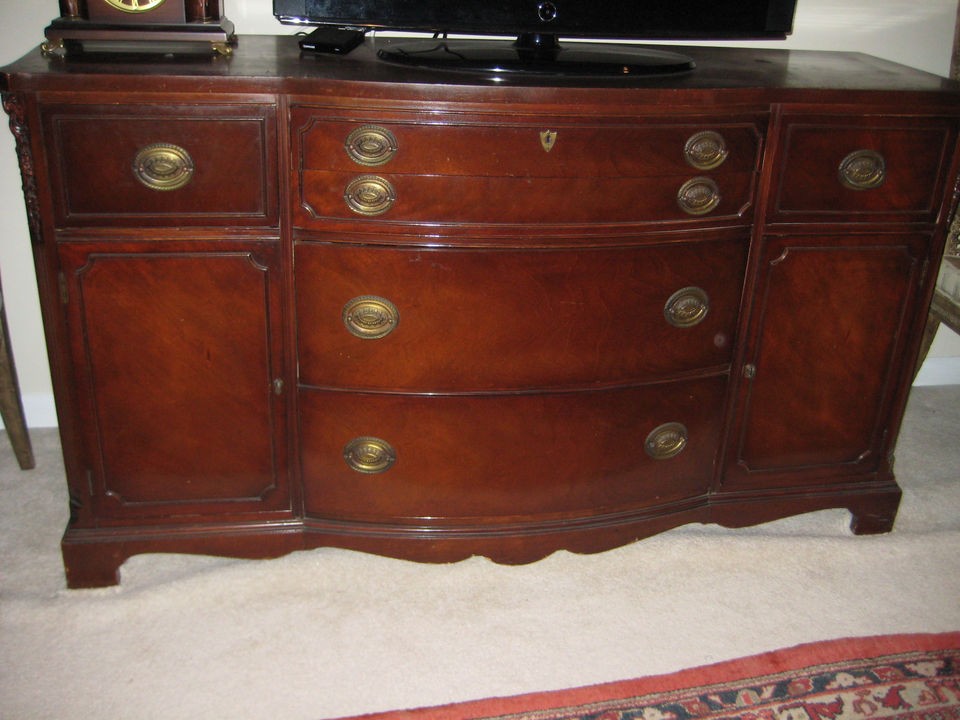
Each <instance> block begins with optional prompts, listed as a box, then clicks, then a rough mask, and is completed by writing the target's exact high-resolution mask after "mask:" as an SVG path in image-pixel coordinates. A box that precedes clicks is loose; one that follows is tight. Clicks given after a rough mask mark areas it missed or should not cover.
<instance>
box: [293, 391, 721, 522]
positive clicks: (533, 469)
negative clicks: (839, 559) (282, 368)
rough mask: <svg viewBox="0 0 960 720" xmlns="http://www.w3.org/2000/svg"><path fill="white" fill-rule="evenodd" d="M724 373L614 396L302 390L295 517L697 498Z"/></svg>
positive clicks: (586, 506)
mask: <svg viewBox="0 0 960 720" xmlns="http://www.w3.org/2000/svg"><path fill="white" fill-rule="evenodd" d="M725 388H726V377H724V376H718V377H711V378H706V379H701V380H697V381H688V382H681V383H670V384H666V385H658V386H655V387H645V388H633V389H621V390H615V391H595V392H574V393H553V394H529V395H527V394H520V395H495V396H408V395H391V394H354V393H344V392H316V391H302V392H301V397H300V408H301V419H300V422H301V431H302V441H303V442H302V455H301V458H302V470H303V483H304V502H305V511H306V514H307V515H308V516H312V517H322V518H330V519H342V520H356V521H371V522H378V521H379V522H387V521H395V522H411V521H413V522H419V523H426V524H431V523H437V524H442V523H444V522H445V521H456V520H457V519H458V518H460V519H469V518H472V519H480V518H486V519H488V520H489V521H496V520H500V521H508V520H511V519H512V520H517V521H522V519H523V518H533V517H536V518H541V519H542V518H548V517H551V516H553V517H556V516H558V515H570V516H575V515H590V514H603V513H607V512H613V511H616V510H619V509H627V508H630V507H647V506H653V505H659V504H665V503H669V502H672V501H678V500H681V499H683V498H690V497H695V496H699V495H701V494H703V493H705V492H707V490H708V488H709V485H710V482H711V477H710V475H711V468H713V467H714V456H715V453H716V451H717V444H718V439H719V433H720V425H721V415H722V407H723V402H722V401H723V396H724V392H725Z"/></svg>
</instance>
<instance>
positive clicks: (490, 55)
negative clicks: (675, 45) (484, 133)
mask: <svg viewBox="0 0 960 720" xmlns="http://www.w3.org/2000/svg"><path fill="white" fill-rule="evenodd" d="M796 3H797V0H273V10H274V15H276V16H277V18H278V19H279V20H280V21H281V22H285V23H298V24H304V25H318V26H334V27H338V28H350V29H355V30H358V31H361V32H365V31H368V30H407V31H419V32H425V33H431V34H433V35H434V37H432V38H420V39H407V40H404V41H403V42H391V43H390V44H389V47H387V48H385V49H382V50H380V51H379V52H378V54H379V55H380V56H381V57H382V58H383V59H385V60H388V61H392V62H399V63H406V64H414V65H424V66H438V67H450V68H457V69H475V70H485V71H493V72H552V73H574V74H617V75H619V74H627V75H629V74H636V73H664V72H679V71H686V70H690V69H692V68H693V63H692V61H690V60H689V59H688V58H686V57H685V56H683V55H682V54H680V53H676V52H668V51H663V50H658V49H657V48H654V47H649V46H648V47H641V46H637V45H633V44H623V43H622V42H604V41H633V42H642V41H644V40H699V41H708V40H732V39H740V40H744V39H753V40H757V39H783V38H785V37H786V36H787V35H789V34H790V32H791V31H792V28H793V17H794V12H795V8H796ZM448 35H480V36H485V37H483V38H482V39H467V38H459V39H455V38H449V37H448ZM504 38H506V39H504ZM584 39H590V40H592V42H580V40H584ZM561 40H564V41H566V40H572V41H573V42H561ZM598 40H599V41H600V42H596V41H598Z"/></svg>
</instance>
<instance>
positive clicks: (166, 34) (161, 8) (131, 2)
mask: <svg viewBox="0 0 960 720" xmlns="http://www.w3.org/2000/svg"><path fill="white" fill-rule="evenodd" d="M45 34H46V37H47V41H46V42H45V43H44V45H43V48H44V51H45V52H57V51H61V50H62V51H64V52H67V53H72V52H83V51H123V52H137V51H148V52H197V51H201V52H207V51H209V52H216V53H219V54H222V55H229V54H230V52H231V51H232V48H233V46H234V45H235V44H236V36H235V35H234V27H233V23H231V22H230V21H229V20H227V19H226V18H225V17H224V16H223V0H60V17H59V18H57V19H56V20H54V21H53V22H52V23H51V24H50V26H49V27H48V28H47V29H46V32H45Z"/></svg>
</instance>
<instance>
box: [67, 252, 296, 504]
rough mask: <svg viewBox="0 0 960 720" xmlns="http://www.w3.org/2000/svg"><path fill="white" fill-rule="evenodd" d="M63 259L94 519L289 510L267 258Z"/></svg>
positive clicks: (274, 291) (90, 255) (147, 255)
mask: <svg viewBox="0 0 960 720" xmlns="http://www.w3.org/2000/svg"><path fill="white" fill-rule="evenodd" d="M61 252H62V255H63V258H64V265H65V266H66V268H67V269H66V271H65V272H66V275H67V277H68V278H69V280H68V293H69V310H68V317H69V322H70V331H71V342H72V351H73V353H74V363H75V367H76V373H77V382H78V387H79V389H80V392H79V393H78V395H79V400H80V403H81V407H82V408H83V410H84V412H85V414H86V418H85V420H86V421H87V423H86V426H85V428H84V433H85V437H86V438H87V444H88V454H89V460H88V462H90V464H91V468H90V470H91V472H92V474H93V477H94V482H93V484H92V490H93V491H94V494H95V496H97V498H96V501H97V502H100V503H101V511H102V512H103V513H104V514H109V515H112V516H117V517H125V516H131V515H134V516H137V517H142V516H145V515H146V516H151V515H161V516H170V515H178V514H182V513H185V512H189V513H197V512H200V513H203V512H206V511H210V512H221V513H222V512H224V511H225V507H224V504H225V503H226V504H228V505H227V506H228V507H229V508H231V509H234V510H236V511H238V512H239V511H249V510H259V509H280V508H283V507H287V506H288V505H289V499H288V489H287V482H286V480H285V472H284V465H285V463H286V452H285V448H284V445H283V442H282V437H283V427H282V423H283V417H284V413H283V408H282V398H281V397H279V396H278V395H277V394H276V393H275V386H274V384H273V380H274V378H278V377H279V375H280V374H281V369H280V368H281V367H282V357H281V350H280V347H281V346H280V337H279V335H278V331H277V328H279V327H280V318H279V315H278V313H279V309H280V302H279V292H280V290H279V286H278V283H277V282H276V281H275V279H274V278H273V277H272V274H273V272H275V271H274V270H272V269H271V268H272V267H274V265H275V263H276V258H275V254H276V250H275V249H274V248H273V247H269V246H266V245H265V246H263V247H258V248H256V250H253V249H249V248H245V249H240V248H236V249H234V250H232V251H227V252H209V253H204V252H177V251H174V252H114V251H112V250H108V251H104V252H98V251H93V252H87V251H86V250H85V249H84V248H81V247H76V246H72V247H66V248H64V249H63V250H62V251H61Z"/></svg>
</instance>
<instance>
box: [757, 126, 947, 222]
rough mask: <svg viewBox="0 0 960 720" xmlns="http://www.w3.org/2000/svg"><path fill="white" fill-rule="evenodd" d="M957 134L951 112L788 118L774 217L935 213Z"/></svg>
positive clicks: (926, 216) (896, 218) (856, 218)
mask: <svg viewBox="0 0 960 720" xmlns="http://www.w3.org/2000/svg"><path fill="white" fill-rule="evenodd" d="M955 137H956V129H955V125H954V122H953V121H952V120H949V119H946V118H900V117H895V118H892V117H879V118H873V119H871V118H863V117H857V118H850V119H847V118H839V117H795V118H787V120H786V121H785V123H784V130H783V137H782V151H781V152H782V158H783V161H782V162H779V163H778V165H777V167H778V172H779V177H778V178H777V179H776V183H777V186H776V191H775V192H774V194H773V202H772V203H771V206H770V212H771V215H772V219H775V220H781V221H785V222H797V221H804V220H825V221H828V222H838V221H840V222H843V221H851V222H863V221H867V220H872V221H881V222H916V221H932V220H934V219H935V217H936V215H937V212H938V211H939V202H940V198H941V196H942V194H943V188H942V182H943V181H942V178H943V177H945V176H946V173H945V168H946V166H947V165H948V164H949V163H950V155H951V148H952V147H953V143H954V141H955Z"/></svg>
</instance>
